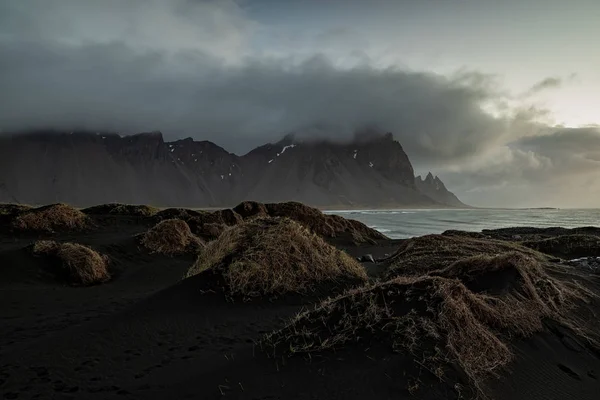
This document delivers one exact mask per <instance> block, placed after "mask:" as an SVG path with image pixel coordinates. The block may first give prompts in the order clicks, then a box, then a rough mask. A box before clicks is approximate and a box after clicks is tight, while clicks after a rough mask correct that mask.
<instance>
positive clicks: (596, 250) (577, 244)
mask: <svg viewBox="0 0 600 400" xmlns="http://www.w3.org/2000/svg"><path fill="white" fill-rule="evenodd" d="M521 244H522V245H523V246H526V247H529V248H532V249H534V250H537V251H539V252H541V253H545V254H550V255H553V256H557V257H562V258H579V257H598V256H600V236H594V235H564V236H557V237H553V238H548V239H542V240H528V241H524V242H522V243H521Z"/></svg>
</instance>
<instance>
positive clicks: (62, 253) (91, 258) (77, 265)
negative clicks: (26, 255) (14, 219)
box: [33, 240, 110, 286]
mask: <svg viewBox="0 0 600 400" xmlns="http://www.w3.org/2000/svg"><path fill="white" fill-rule="evenodd" d="M33 254H34V255H36V256H40V257H47V258H48V262H49V267H50V269H51V270H52V271H53V272H54V274H55V275H57V277H59V278H60V279H62V280H64V281H66V282H68V283H69V284H72V285H81V286H89V285H95V284H99V283H102V282H106V281H108V280H109V279H110V274H109V271H108V257H107V256H105V255H101V254H99V253H97V252H96V251H94V250H92V249H90V248H89V247H87V246H83V245H81V244H77V243H57V242H55V241H52V240H39V241H37V242H35V244H34V245H33Z"/></svg>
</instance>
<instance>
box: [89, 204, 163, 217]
mask: <svg viewBox="0 0 600 400" xmlns="http://www.w3.org/2000/svg"><path fill="white" fill-rule="evenodd" d="M82 211H83V212H84V213H85V214H88V215H126V216H133V217H150V216H152V215H154V214H156V212H157V211H158V209H157V208H154V207H151V206H147V205H144V204H140V205H137V204H120V203H109V204H99V205H97V206H93V207H88V208H85V209H83V210H82Z"/></svg>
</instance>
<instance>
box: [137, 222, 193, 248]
mask: <svg viewBox="0 0 600 400" xmlns="http://www.w3.org/2000/svg"><path fill="white" fill-rule="evenodd" d="M140 242H141V244H142V245H143V246H144V247H146V248H147V249H148V250H150V251H152V252H153V253H161V254H168V255H176V254H182V253H186V252H195V251H197V250H198V249H199V248H201V247H202V246H204V243H203V242H202V240H200V239H199V238H198V237H196V236H194V234H192V231H191V230H190V227H189V226H188V224H186V223H185V221H182V220H180V219H166V220H164V221H161V222H159V223H158V224H156V225H155V226H154V227H152V229H150V230H149V231H148V232H146V233H144V234H142V235H141V240H140Z"/></svg>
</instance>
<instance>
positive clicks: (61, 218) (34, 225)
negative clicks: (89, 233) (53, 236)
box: [11, 203, 91, 232]
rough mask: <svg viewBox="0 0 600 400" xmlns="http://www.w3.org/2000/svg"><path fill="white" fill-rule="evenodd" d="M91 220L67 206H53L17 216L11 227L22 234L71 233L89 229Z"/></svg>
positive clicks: (24, 212)
mask: <svg viewBox="0 0 600 400" xmlns="http://www.w3.org/2000/svg"><path fill="white" fill-rule="evenodd" d="M90 225H91V222H90V220H89V218H88V217H87V216H86V215H85V214H84V213H82V212H81V211H79V210H77V209H76V208H73V207H71V206H69V205H67V204H61V203H59V204H51V205H48V206H43V207H39V208H34V209H31V210H27V211H23V212H22V213H21V214H19V215H17V216H16V217H15V218H14V219H13V221H12V223H11V227H12V228H13V229H14V230H17V231H22V232H28V231H29V232H69V231H78V230H82V229H85V228H86V227H89V226H90Z"/></svg>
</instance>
